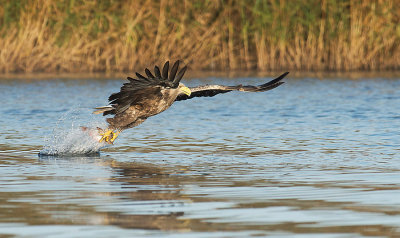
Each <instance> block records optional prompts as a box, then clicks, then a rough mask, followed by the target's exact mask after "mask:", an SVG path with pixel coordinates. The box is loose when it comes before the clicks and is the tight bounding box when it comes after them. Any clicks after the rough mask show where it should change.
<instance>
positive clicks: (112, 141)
mask: <svg viewBox="0 0 400 238" xmlns="http://www.w3.org/2000/svg"><path fill="white" fill-rule="evenodd" d="M119 133H121V132H120V131H116V132H113V135H112V138H111V139H110V142H111V143H114V141H115V139H117V137H118V135H119Z"/></svg>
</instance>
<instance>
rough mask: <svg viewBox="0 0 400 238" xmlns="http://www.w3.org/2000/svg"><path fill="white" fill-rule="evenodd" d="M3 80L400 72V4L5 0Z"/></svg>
mask: <svg viewBox="0 0 400 238" xmlns="http://www.w3.org/2000/svg"><path fill="white" fill-rule="evenodd" d="M1 1H2V3H1V4H0V46H1V47H0V72H42V71H43V72H93V71H130V70H138V69H142V68H143V67H147V66H149V65H152V64H154V63H161V62H163V61H164V60H165V59H172V60H175V59H183V60H184V62H185V63H190V66H191V67H192V68H194V69H218V70H221V69H222V70H228V69H229V70H231V69H248V70H250V69H258V70H340V71H348V70H382V69H400V46H399V45H400V24H399V23H400V4H398V2H397V0H371V1H370V0H367V1H363V0H343V1H336V0H305V1H291V0H280V1H279V0H193V1H189V0H179V1H178V0H175V1H169V0H161V1H156V0H131V1H124V0H19V1H18V0H1Z"/></svg>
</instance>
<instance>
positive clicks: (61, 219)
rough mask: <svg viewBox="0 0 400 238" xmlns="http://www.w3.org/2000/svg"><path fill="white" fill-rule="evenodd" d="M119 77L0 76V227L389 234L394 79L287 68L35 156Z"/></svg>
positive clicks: (190, 233) (86, 118) (398, 102)
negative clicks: (297, 74) (111, 136)
mask: <svg viewBox="0 0 400 238" xmlns="http://www.w3.org/2000/svg"><path fill="white" fill-rule="evenodd" d="M267 80H269V79H266V78H238V79H223V78H208V79H192V80H190V81H188V83H187V84H188V85H189V86H193V85H198V84H204V83H224V84H236V83H239V82H246V83H249V84H253V83H256V84H257V83H262V82H265V81H267ZM122 82H123V81H121V80H106V79H101V80H99V79H96V80H78V79H73V80H66V79H53V80H5V79H4V80H0V91H1V96H0V98H1V102H2V106H1V107H0V112H1V115H2V116H1V118H0V128H2V132H1V135H0V138H1V140H0V172H1V174H0V234H3V235H10V236H22V237H24V236H29V237H46V236H47V237H85V236H86V237H89V236H90V237H110V236H113V237H250V236H267V235H268V236H279V237H311V236H315V237H375V236H376V237H400V156H399V155H400V129H399V128H400V93H399V91H400V80H398V79H397V80H396V79H384V78H379V79H359V80H346V79H330V80H319V79H312V78H304V79H292V78H288V79H287V80H286V84H284V85H283V86H281V87H279V88H277V89H275V90H273V91H270V92H267V93H228V94H224V95H219V96H216V97H213V98H197V99H192V100H189V101H183V102H177V103H176V104H174V105H173V106H172V107H171V108H170V109H169V110H167V111H165V112H164V113H162V114H160V115H158V116H155V117H152V118H150V119H148V120H147V121H146V122H145V123H143V124H142V125H141V126H139V127H137V128H135V129H131V130H128V131H125V132H124V133H123V134H121V135H120V137H119V138H118V140H117V142H116V144H115V145H114V146H112V147H108V148H105V149H103V150H102V151H101V153H100V156H97V157H63V156H61V157H41V158H39V157H38V156H37V154H38V152H39V151H40V150H41V149H42V148H43V146H44V145H46V143H48V138H49V137H50V138H51V135H52V133H53V131H55V130H61V131H66V132H67V131H68V130H69V129H68V128H72V127H76V126H79V125H88V124H91V123H93V122H102V121H103V120H104V119H103V118H102V117H101V116H94V115H91V111H92V110H91V108H93V107H95V106H100V105H104V104H107V101H106V99H107V97H108V95H109V94H110V93H112V92H115V91H117V90H118V89H119V87H120V85H121V83H122ZM46 138H47V140H46ZM78 139H79V138H78Z"/></svg>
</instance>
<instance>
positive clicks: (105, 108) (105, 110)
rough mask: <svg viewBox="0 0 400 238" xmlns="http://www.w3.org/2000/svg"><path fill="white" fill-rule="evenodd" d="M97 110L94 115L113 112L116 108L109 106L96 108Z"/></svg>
mask: <svg viewBox="0 0 400 238" xmlns="http://www.w3.org/2000/svg"><path fill="white" fill-rule="evenodd" d="M95 109H96V111H94V112H93V114H100V113H103V112H107V111H111V110H113V109H114V108H113V107H112V106H110V105H108V106H102V107H96V108H95Z"/></svg>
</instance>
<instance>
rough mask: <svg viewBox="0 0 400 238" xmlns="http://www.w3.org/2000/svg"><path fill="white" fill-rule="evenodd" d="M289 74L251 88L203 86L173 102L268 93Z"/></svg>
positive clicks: (240, 86) (193, 89)
mask: <svg viewBox="0 0 400 238" xmlns="http://www.w3.org/2000/svg"><path fill="white" fill-rule="evenodd" d="M288 73H289V72H286V73H284V74H282V75H281V76H279V77H277V78H276V79H273V80H271V81H269V82H268V83H265V84H261V85H258V86H252V85H247V86H243V85H236V86H224V85H204V86H198V87H194V88H190V91H192V94H190V96H188V95H185V94H181V95H179V96H178V97H177V98H176V100H175V101H181V100H187V99H191V98H194V97H213V96H215V95H217V94H220V93H227V92H231V91H242V92H264V91H268V90H271V89H274V88H276V87H278V86H279V85H281V84H283V83H284V82H281V80H282V79H283V78H284V77H285V76H286V75H287V74H288Z"/></svg>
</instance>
